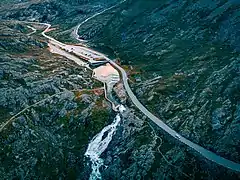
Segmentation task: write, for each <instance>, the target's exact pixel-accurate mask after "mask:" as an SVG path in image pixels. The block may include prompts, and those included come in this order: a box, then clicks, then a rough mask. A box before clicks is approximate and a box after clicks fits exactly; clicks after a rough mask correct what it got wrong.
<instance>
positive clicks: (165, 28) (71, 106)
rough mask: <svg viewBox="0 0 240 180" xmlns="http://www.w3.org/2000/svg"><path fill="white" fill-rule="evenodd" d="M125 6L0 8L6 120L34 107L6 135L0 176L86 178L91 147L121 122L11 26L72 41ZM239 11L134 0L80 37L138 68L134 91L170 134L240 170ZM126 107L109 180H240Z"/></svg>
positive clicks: (65, 65)
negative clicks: (36, 26) (45, 28)
mask: <svg viewBox="0 0 240 180" xmlns="http://www.w3.org/2000/svg"><path fill="white" fill-rule="evenodd" d="M116 2H117V1H114V0H112V1H111V0H100V1H95V0H92V1H91V0H80V1H77V0H60V1H55V0H48V1H47V0H46V1H45V0H44V1H37V0H32V1H22V2H20V3H19V1H14V0H11V1H10V0H4V1H2V2H1V4H0V5H1V8H0V18H1V23H0V34H1V35H0V39H1V41H0V53H1V58H0V63H1V66H0V115H1V116H0V123H3V122H6V121H8V120H11V117H14V115H15V114H17V113H18V112H21V111H22V110H24V109H25V108H26V110H25V111H23V112H22V113H20V114H19V115H18V116H16V118H13V119H12V120H11V122H10V123H9V125H7V126H6V128H5V129H4V130H3V131H2V132H0V144H1V145H0V147H1V148H0V160H1V164H0V177H1V178H0V179H88V177H89V173H90V172H91V169H90V165H89V163H88V162H89V161H88V159H87V158H84V152H85V151H86V147H87V144H88V142H89V141H90V140H91V139H92V137H93V136H94V135H95V134H97V133H98V132H99V131H100V130H101V129H102V128H103V127H104V126H105V125H107V124H109V123H110V122H112V120H113V118H114V116H115V115H114V113H113V112H112V111H111V110H110V108H109V107H108V106H106V104H107V103H106V101H105V100H104V98H103V96H97V95H95V94H94V93H93V92H92V91H89V90H90V89H93V88H96V87H100V86H101V84H99V82H96V81H94V80H93V79H91V78H90V76H91V73H90V72H88V71H87V72H84V71H85V70H84V68H82V67H79V66H76V65H75V64H74V63H73V62H71V61H69V60H67V59H66V58H63V57H61V56H57V55H53V54H51V53H50V52H49V51H48V50H47V43H46V40H45V39H44V38H42V37H41V36H40V34H39V32H40V31H39V32H38V31H37V33H36V34H34V35H31V36H28V35H27V34H28V33H29V32H30V30H29V29H28V28H26V26H24V25H22V24H21V23H17V22H16V21H12V20H21V21H39V22H49V23H51V24H52V25H53V26H54V27H56V28H57V30H56V31H53V32H51V33H50V34H51V36H54V37H56V38H57V39H59V40H61V41H65V42H67V41H70V42H74V40H73V39H72V38H71V35H70V34H71V31H72V29H73V27H75V26H76V25H77V24H78V23H79V22H81V21H82V20H84V19H85V18H87V17H90V16H91V15H93V14H94V13H96V12H99V11H101V10H103V9H105V8H107V7H110V6H111V5H113V4H115V3H116ZM13 4H14V5H13ZM239 12H240V4H239V2H238V1H237V0H217V1H207V0H194V1H190V0H183V1H172V0H163V1H156V0H150V1H144V0H135V1H133V0H127V1H126V2H125V3H123V4H121V5H119V6H118V7H116V8H114V9H112V10H111V11H108V12H106V13H104V14H102V15H100V16H97V17H95V18H94V19H92V20H90V21H89V22H88V23H86V24H84V26H82V28H81V29H80V32H79V34H81V36H82V37H83V38H84V39H87V40H89V42H88V44H89V45H90V46H92V47H95V48H96V49H99V50H101V51H103V52H106V53H110V54H114V55H115V56H116V57H117V58H120V60H121V63H122V64H123V65H127V66H128V67H130V66H132V67H133V70H132V71H137V72H140V74H136V73H133V72H132V71H131V70H129V74H130V76H131V80H132V81H133V82H134V81H135V83H132V84H131V85H132V87H133V88H134V90H135V93H136V95H137V96H138V98H139V99H140V100H141V101H142V102H143V104H145V105H146V106H147V107H148V109H150V110H151V111H152V112H154V114H156V115H157V116H158V117H160V118H161V119H163V120H164V121H165V122H166V123H167V124H168V125H169V126H171V127H172V128H173V129H175V130H176V131H178V132H179V133H180V134H182V135H183V136H185V137H187V138H188V139H190V140H192V141H193V142H196V143H198V144H200V145H202V146H204V147H206V148H207V149H209V150H211V151H213V152H216V153H217V154H219V155H221V156H223V157H226V158H228V159H231V160H233V161H236V162H240V157H239V152H240V151H239V147H240V146H239V145H240V143H239V139H240V134H239V132H240V124H239V121H240V101H239V100H240V93H239V92H240V54H239V52H240V47H239V44H240V32H239V29H240V14H239ZM129 69H130V68H129ZM83 72H84V73H83ZM156 77H157V79H156ZM154 78H155V79H154ZM138 79H141V81H139V80H138ZM82 89H85V90H84V91H82ZM28 106H30V107H28ZM127 109H128V111H127V113H126V114H124V115H123V116H124V117H123V118H122V122H121V125H120V126H119V127H118V130H117V132H116V134H115V136H114V137H113V141H112V142H111V143H110V145H109V147H108V149H107V150H106V151H105V152H104V154H103V156H102V158H103V159H104V161H105V165H106V167H105V168H102V169H101V172H102V176H103V179H126V180H127V179H239V178H240V176H239V174H237V173H236V172H233V171H230V170H227V169H226V168H223V167H219V166H217V165H216V164H214V163H211V162H209V161H207V160H205V159H203V158H202V157H201V156H200V155H199V154H197V153H195V152H193V151H192V150H191V149H189V148H186V147H185V146H183V145H182V144H180V143H178V142H177V141H176V140H173V139H172V138H171V137H169V136H168V135H166V134H165V133H163V132H162V131H161V130H160V129H159V128H157V126H155V125H154V124H151V123H150V122H149V121H148V119H147V118H146V117H144V116H142V115H141V113H139V112H138V111H137V110H136V109H135V107H134V106H133V105H132V104H131V102H130V101H128V102H127Z"/></svg>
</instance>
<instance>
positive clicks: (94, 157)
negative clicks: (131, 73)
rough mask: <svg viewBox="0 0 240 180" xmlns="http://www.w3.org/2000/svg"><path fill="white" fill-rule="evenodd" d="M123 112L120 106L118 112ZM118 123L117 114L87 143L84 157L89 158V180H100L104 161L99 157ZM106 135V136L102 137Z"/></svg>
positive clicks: (119, 118)
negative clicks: (90, 171)
mask: <svg viewBox="0 0 240 180" xmlns="http://www.w3.org/2000/svg"><path fill="white" fill-rule="evenodd" d="M125 110H126V109H125V107H124V106H122V105H121V106H120V108H119V111H120V112H123V111H125ZM120 121H121V117H120V114H117V116H116V117H115V119H114V121H113V123H112V124H110V125H108V126H106V127H104V128H103V129H102V131H101V132H100V133H98V134H97V135H96V136H94V138H93V139H92V140H91V142H90V143H89V145H88V148H87V151H86V153H85V154H84V155H85V156H86V157H89V158H90V160H91V162H92V173H91V175H90V178H89V180H96V179H101V173H100V171H99V169H100V167H101V166H103V163H104V161H103V159H101V158H100V156H101V154H102V153H103V152H104V151H105V150H106V149H107V147H108V145H109V143H110V142H111V140H112V137H113V135H114V134H115V132H116V129H117V126H118V124H119V122H120ZM106 133H107V136H104V135H105V134H106ZM103 137H104V138H103Z"/></svg>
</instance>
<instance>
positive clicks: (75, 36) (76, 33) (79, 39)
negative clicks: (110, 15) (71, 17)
mask: <svg viewBox="0 0 240 180" xmlns="http://www.w3.org/2000/svg"><path fill="white" fill-rule="evenodd" d="M125 1H126V0H122V1H121V2H120V3H118V4H116V5H114V6H111V7H109V8H107V9H105V10H103V11H101V12H98V13H96V14H94V15H93V16H91V17H89V18H87V19H85V20H84V21H83V22H81V23H80V24H79V25H77V26H76V27H75V28H74V30H73V37H74V38H75V39H77V40H78V41H79V42H83V43H84V42H87V41H86V40H84V39H81V38H80V37H79V35H78V30H79V28H80V27H81V26H82V25H83V24H84V23H86V22H87V21H89V20H91V19H93V18H95V17H96V16H98V15H100V14H103V13H104V12H106V11H108V10H110V9H113V8H115V7H117V6H119V5H120V4H122V3H124V2H125Z"/></svg>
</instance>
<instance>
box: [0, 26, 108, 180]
mask: <svg viewBox="0 0 240 180" xmlns="http://www.w3.org/2000/svg"><path fill="white" fill-rule="evenodd" d="M0 27H1V29H2V31H1V47H0V52H1V57H0V63H1V66H0V128H1V130H0V131H1V132H0V146H1V148H0V161H1V164H0V177H1V179H25V178H29V179H38V178H47V179H49V178H50V177H51V178H54V179H57V178H67V179H76V178H77V177H78V174H80V173H81V172H82V170H81V169H82V167H83V165H84V164H82V161H83V159H84V151H85V149H86V147H87V144H88V142H89V140H90V139H91V138H92V137H93V136H94V135H95V134H96V133H97V132H99V131H100V130H101V129H102V128H103V127H104V126H105V125H106V124H107V123H109V120H110V117H111V112H110V111H109V110H108V109H105V108H103V106H102V104H101V102H102V101H103V98H104V97H103V95H101V96H96V95H95V94H93V93H91V92H92V91H87V90H88V89H90V88H91V87H92V86H94V84H95V83H96V82H94V81H93V80H92V79H91V72H90V71H84V67H78V66H76V64H74V62H71V61H69V60H68V59H65V58H64V57H61V56H55V55H53V54H51V53H50V52H49V51H48V50H47V46H46V43H43V42H42V40H41V41H40V39H41V37H40V36H37V35H34V36H33V37H30V36H28V35H26V34H27V33H28V32H27V31H28V30H27V28H26V27H25V26H24V25H20V24H17V23H15V22H4V23H1V24H0ZM83 72H85V73H83ZM79 74H81V76H79ZM86 82H87V83H86ZM83 89H84V91H82V90H83ZM90 90H91V89H90ZM99 102H100V103H99ZM16 114H18V115H17V116H15V115H16ZM7 122H8V123H7ZM4 123H7V125H6V126H4ZM3 126H4V128H3V129H2V127H3Z"/></svg>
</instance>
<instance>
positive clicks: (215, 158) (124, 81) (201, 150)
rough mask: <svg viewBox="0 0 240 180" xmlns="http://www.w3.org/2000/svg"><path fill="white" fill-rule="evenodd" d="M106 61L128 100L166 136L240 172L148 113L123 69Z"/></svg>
mask: <svg viewBox="0 0 240 180" xmlns="http://www.w3.org/2000/svg"><path fill="white" fill-rule="evenodd" d="M107 60H108V61H109V62H110V63H111V64H112V65H113V66H114V67H115V68H117V69H118V70H119V71H120V72H121V74H122V79H123V83H124V87H125V89H126V91H127V93H128V95H129V98H130V99H131V100H132V102H133V103H134V104H135V106H136V107H137V108H138V109H139V110H140V111H141V112H142V113H143V114H145V115H146V116H147V117H148V118H149V119H150V120H152V121H153V122H154V123H155V124H157V125H158V126H159V127H160V128H162V129H163V130H164V131H166V132H167V133H168V134H170V135H171V136H172V137H174V138H175V139H177V140H178V141H181V142H182V143H184V144H186V145H187V146H189V147H191V148H192V149H194V150H196V151H197V152H199V153H200V154H201V155H202V156H204V157H205V158H207V159H208V160H210V161H213V162H215V163H217V164H219V165H221V166H224V167H226V168H229V169H231V170H234V171H238V172H240V164H238V163H235V162H233V161H230V160H228V159H225V158H223V157H221V156H218V155H216V154H215V153H213V152H211V151H209V150H207V149H205V148H203V147H201V146H199V145H198V144H195V143H193V142H191V141H189V140H188V139H186V138H184V137H183V136H181V135H180V134H178V133H177V132H176V131H174V130H173V129H171V128H170V127H169V126H167V125H166V124H165V123H164V122H163V121H161V120H160V119H159V118H158V117H156V116H154V115H153V114H152V113H151V112H150V111H148V110H147V109H146V108H145V107H144V106H143V105H142V104H141V103H140V102H139V100H138V99H137V97H136V96H135V95H134V93H133V92H132V90H131V88H130V86H129V84H128V77H127V74H126V72H125V70H124V69H123V68H121V67H120V66H119V65H118V64H116V63H115V62H113V61H112V60H110V59H109V58H107Z"/></svg>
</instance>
